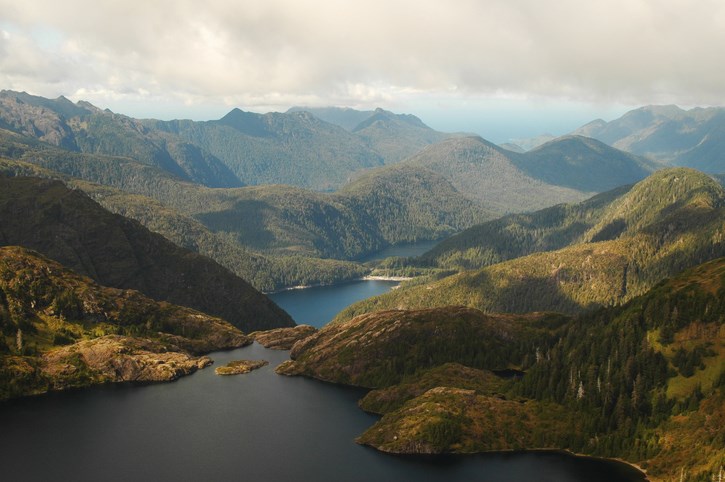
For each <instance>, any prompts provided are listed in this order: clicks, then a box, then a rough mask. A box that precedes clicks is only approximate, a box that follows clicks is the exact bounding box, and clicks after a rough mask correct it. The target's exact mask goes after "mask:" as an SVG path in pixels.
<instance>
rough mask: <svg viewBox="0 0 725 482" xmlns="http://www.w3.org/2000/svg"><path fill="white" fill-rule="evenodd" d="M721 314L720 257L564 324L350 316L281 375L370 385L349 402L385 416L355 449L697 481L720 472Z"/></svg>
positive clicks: (432, 313) (724, 383)
mask: <svg viewBox="0 0 725 482" xmlns="http://www.w3.org/2000/svg"><path fill="white" fill-rule="evenodd" d="M723 303H725V259H724V258H720V259H717V260H714V261H711V262H709V263H705V264H703V265H699V266H697V267H695V268H693V269H691V270H688V271H686V272H685V273H683V274H681V275H678V276H676V277H675V278H672V279H669V280H665V281H663V282H661V283H659V284H658V285H657V286H655V287H654V288H653V289H652V290H650V291H649V292H648V293H646V294H644V295H642V296H639V297H636V298H634V299H632V300H631V301H630V302H628V303H626V304H624V305H622V306H618V307H610V308H603V309H599V310H596V311H593V312H588V313H583V314H581V315H578V316H576V317H575V318H567V317H564V316H562V315H554V314H550V315H542V314H539V315H485V314H483V313H481V312H478V311H476V310H471V309H464V308H460V307H447V308H437V309H432V310H419V311H388V312H378V313H371V314H366V315H361V316H359V317H356V318H354V319H353V320H350V321H345V322H340V323H336V324H331V325H328V326H327V327H325V328H323V329H322V330H320V331H319V332H318V333H317V334H315V335H313V336H311V337H310V338H308V339H306V340H303V341H301V342H298V343H297V344H296V345H295V346H294V348H293V350H292V354H291V356H292V358H293V360H294V361H293V362H291V363H287V364H284V365H282V366H280V367H279V369H278V371H279V372H281V373H284V374H287V375H299V374H302V375H306V376H312V377H315V378H320V379H323V380H327V381H335V382H338V383H345V384H351V385H358V386H365V387H372V388H376V390H374V391H372V392H370V393H369V394H368V395H367V396H366V397H365V398H364V399H363V400H361V402H360V404H361V407H363V408H364V409H366V410H371V411H374V412H377V413H383V414H385V416H384V417H383V418H382V420H381V421H380V422H378V423H377V424H376V425H375V426H373V427H371V428H370V429H369V430H368V431H367V432H366V433H365V434H364V435H363V436H362V437H361V438H360V439H359V441H360V442H361V443H365V444H368V445H372V446H374V447H376V448H379V449H380V450H385V451H391V452H403V453H411V452H413V453H420V452H423V453H440V452H476V451H482V450H511V449H524V448H541V447H552V448H553V447H556V448H566V449H569V450H571V451H574V452H578V453H587V454H593V455H598V456H605V457H619V458H623V459H626V460H628V461H632V462H636V463H637V464H639V465H640V466H641V467H642V468H644V469H645V470H647V471H648V474H649V475H650V476H651V477H653V478H654V479H655V480H665V479H666V480H670V479H672V478H674V477H677V476H682V480H693V481H694V480H702V481H705V480H710V477H711V476H713V475H714V474H717V473H718V471H719V470H720V467H721V466H722V464H723V463H725V459H724V458H723V457H725V454H723V452H722V447H723V444H724V443H725V432H723V430H722V426H723V422H725V411H724V410H725V336H724V334H723V330H724V329H725V304H723ZM473 320H476V321H473ZM512 368H515V369H516V370H511V369H512ZM503 369H505V370H503ZM492 370H494V371H495V372H492ZM496 370H498V371H496ZM495 373H499V374H500V375H502V376H507V375H508V374H513V375H514V376H513V378H508V379H504V378H501V377H500V376H499V377H497V376H495ZM492 412H495V413H496V416H492ZM431 413H434V414H435V415H431Z"/></svg>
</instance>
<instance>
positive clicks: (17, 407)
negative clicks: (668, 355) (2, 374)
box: [0, 281, 644, 482]
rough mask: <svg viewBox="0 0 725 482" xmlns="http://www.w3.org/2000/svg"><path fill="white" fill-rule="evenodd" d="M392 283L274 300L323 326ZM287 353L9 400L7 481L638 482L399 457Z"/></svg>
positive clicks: (581, 465)
mask: <svg viewBox="0 0 725 482" xmlns="http://www.w3.org/2000/svg"><path fill="white" fill-rule="evenodd" d="M392 285H394V283H384V282H376V281H370V282H357V283H349V284H346V285H339V286H332V287H326V288H311V289H309V290H295V291H288V292H283V293H278V294H276V295H274V299H275V301H277V302H278V303H279V304H280V305H282V306H283V308H285V309H286V310H287V311H288V312H289V313H290V314H292V316H293V317H294V318H295V319H296V320H297V321H298V322H299V323H309V324H313V325H316V326H321V325H322V324H324V323H326V322H327V321H328V320H329V319H331V318H332V317H333V316H334V315H335V314H336V313H337V312H338V311H339V310H340V309H342V308H344V307H345V306H347V305H348V304H350V303H352V302H353V301H357V300H359V299H362V298H366V297H368V296H372V295H374V294H379V293H381V292H384V291H387V290H389V289H390V288H391V286H392ZM287 356H288V353H287V352H282V351H273V350H267V349H265V348H263V347H261V346H259V345H257V344H254V345H252V346H249V347H245V348H241V349H238V350H234V351H229V352H218V353H213V354H212V355H211V357H212V358H213V359H214V361H215V363H216V364H217V365H219V364H224V363H227V362H228V361H230V360H235V359H264V360H268V361H269V362H270V365H268V366H266V367H264V368H262V369H260V370H256V371H254V372H252V373H250V374H248V375H240V376H231V377H219V376H216V375H215V374H214V371H213V369H212V368H207V369H205V370H202V371H200V372H197V373H195V374H194V375H191V376H189V377H185V378H182V379H181V380H178V381H176V382H173V383H166V384H156V385H146V386H115V387H99V388H92V389H85V390H78V391H72V392H67V393H57V394H52V395H47V396H41V397H36V398H29V399H22V400H15V401H11V402H6V403H0V481H3V482H4V481H8V482H11V481H12V482H15V481H19V482H22V481H74V482H76V481H77V482H85V481H94V482H95V481H139V482H141V481H149V482H150V481H154V482H161V481H209V482H213V481H249V482H255V481H271V482H276V481H280V482H281V481H303V482H326V481H330V482H345V481H374V482H384V481H422V482H428V481H431V482H432V481H446V482H450V481H490V482H521V481H529V480H532V481H539V482H575V481H586V482H605V481H606V482H612V481H641V480H644V479H643V477H642V476H641V474H639V473H638V472H637V471H635V470H633V469H632V468H630V467H628V466H626V465H624V464H619V463H614V462H607V461H602V460H596V459H589V458H580V457H573V456H568V455H565V454H558V453H520V454H491V455H481V456H465V457H446V458H425V457H396V456H390V455H385V454H381V453H378V452H376V451H374V450H372V449H370V448H366V447H361V446H359V445H357V444H355V443H354V439H355V437H356V436H358V435H360V434H361V433H362V432H363V431H364V430H365V429H366V428H368V427H369V426H370V425H372V424H373V423H374V422H375V421H376V420H377V417H375V416H372V415H369V414H366V413H364V412H362V411H361V410H360V409H358V408H357V405H356V402H357V400H358V399H359V398H360V397H361V396H362V395H363V394H364V392H363V391H361V390H358V389H351V388H345V387H338V386H334V385H330V384H326V383H322V382H318V381H314V380H309V379H305V378H288V377H283V376H279V375H276V374H275V373H274V367H275V366H277V365H278V364H279V363H281V362H282V361H284V360H286V359H287Z"/></svg>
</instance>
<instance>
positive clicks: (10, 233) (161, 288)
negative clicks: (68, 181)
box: [0, 178, 294, 330]
mask: <svg viewBox="0 0 725 482" xmlns="http://www.w3.org/2000/svg"><path fill="white" fill-rule="evenodd" d="M0 187H1V188H0V220H1V221H0V245H21V246H24V247H28V248H31V249H35V250H37V251H39V252H41V253H43V254H44V255H46V256H48V257H50V258H52V259H54V260H56V261H58V262H60V263H62V264H63V265H65V266H67V267H69V268H71V269H73V270H75V271H77V272H78V273H81V274H84V275H87V276H89V277H91V278H93V279H94V280H96V281H97V282H99V283H102V284H104V285H106V286H110V287H116V288H131V289H136V290H138V291H141V292H142V293H144V294H146V295H147V296H150V297H152V298H154V299H158V300H166V301H170V302H172V303H177V304H182V305H185V306H190V307H192V308H195V309H198V310H200V311H204V312H205V313H210V314H212V315H215V316H220V317H222V318H224V319H226V320H228V321H230V322H231V323H232V324H234V325H235V326H238V327H239V328H241V329H243V330H253V329H264V328H273V327H279V326H290V325H292V324H294V322H293V321H292V319H291V318H290V317H289V315H287V313H285V312H284V311H282V310H281V309H280V308H278V307H277V306H276V305H275V304H274V303H273V302H272V301H270V300H269V299H268V298H267V297H266V296H264V295H262V294H261V293H259V292H258V291H256V290H255V289H254V288H252V287H251V286H250V285H249V284H248V283H247V282H245V281H244V280H242V279H241V278H239V277H237V276H235V275H233V274H232V273H231V272H230V271H228V270H226V269H225V268H223V267H221V266H220V265H218V264H217V263H215V262H214V261H212V260H210V259H209V258H206V257H203V256H200V255H198V254H195V253H192V252H190V251H187V250H185V249H182V248H179V247H178V246H176V245H174V244H173V243H171V242H170V241H168V240H166V239H165V238H163V237H162V236H160V235H158V234H155V233H152V232H150V231H149V230H147V229H146V228H144V227H143V226H141V225H140V224H139V223H138V222H136V221H131V220H128V219H126V218H123V217H122V216H119V215H115V214H111V213H109V212H108V211H106V210H105V209H103V208H102V207H101V206H99V205H98V204H97V203H95V202H94V201H92V200H91V199H90V198H89V197H88V196H87V195H86V194H84V193H82V192H81V191H79V190H70V189H68V188H67V187H66V186H65V185H63V184H62V183H61V182H57V181H48V180H41V179H35V178H0Z"/></svg>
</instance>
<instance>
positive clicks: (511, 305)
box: [336, 168, 725, 321]
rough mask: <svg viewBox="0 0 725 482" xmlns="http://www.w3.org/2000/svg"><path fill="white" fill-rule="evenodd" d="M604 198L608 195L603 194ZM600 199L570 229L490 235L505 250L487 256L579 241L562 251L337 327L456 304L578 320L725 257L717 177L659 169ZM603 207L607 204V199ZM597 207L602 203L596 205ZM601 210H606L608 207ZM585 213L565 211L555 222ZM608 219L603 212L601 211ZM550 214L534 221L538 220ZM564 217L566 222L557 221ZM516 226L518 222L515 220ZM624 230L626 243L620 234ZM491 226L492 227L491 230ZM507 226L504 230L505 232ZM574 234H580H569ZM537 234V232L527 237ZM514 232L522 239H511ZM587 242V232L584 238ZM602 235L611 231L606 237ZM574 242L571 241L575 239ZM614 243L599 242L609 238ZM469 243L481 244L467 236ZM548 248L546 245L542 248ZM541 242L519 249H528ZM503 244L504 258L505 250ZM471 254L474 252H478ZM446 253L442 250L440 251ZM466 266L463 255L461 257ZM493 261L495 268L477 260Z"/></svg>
mask: <svg viewBox="0 0 725 482" xmlns="http://www.w3.org/2000/svg"><path fill="white" fill-rule="evenodd" d="M603 196H604V195H603ZM606 199H607V197H606V196H605V197H600V198H595V199H594V200H592V201H590V203H591V204H589V205H587V204H585V205H580V206H582V207H584V208H586V209H585V210H584V211H579V213H578V214H576V215H574V216H571V219H573V220H574V222H573V223H571V224H569V226H577V228H576V229H571V228H570V227H568V226H567V225H568V222H566V221H565V222H562V221H561V218H560V217H559V218H558V220H556V221H555V222H554V223H552V225H551V226H552V227H551V228H547V229H543V230H539V231H537V228H536V227H535V223H532V224H533V227H528V228H524V229H523V230H521V231H523V234H522V235H519V233H517V231H516V229H515V228H514V229H511V230H510V231H509V230H508V229H507V227H508V226H516V223H515V218H513V220H514V222H513V223H511V224H508V225H506V223H504V227H503V228H500V227H499V228H497V227H496V224H495V223H494V224H493V228H492V229H490V230H489V232H496V231H497V230H498V231H499V232H502V233H503V235H502V236H500V239H501V241H500V242H499V241H498V240H497V239H496V238H495V237H494V238H493V241H492V242H490V244H487V243H488V241H486V240H483V241H482V243H481V244H482V245H483V249H482V251H481V252H482V253H487V254H485V256H486V257H488V258H495V257H497V256H498V257H501V258H504V257H505V256H507V255H508V254H507V252H506V248H505V247H506V246H509V245H511V246H516V243H515V242H511V243H507V242H506V239H507V238H508V239H514V240H515V239H516V238H522V239H524V240H526V239H527V237H528V236H530V237H532V238H534V237H535V236H536V234H537V232H538V233H539V234H540V235H542V239H545V238H547V237H548V236H552V237H554V238H555V237H556V236H558V235H559V234H560V233H563V232H573V233H574V234H575V236H574V239H578V240H579V241H578V242H575V243H574V244H572V245H570V246H568V247H565V248H562V249H559V250H558V251H550V252H541V253H535V254H531V255H528V256H524V257H520V258H516V259H512V260H509V261H504V262H501V263H498V264H493V265H490V266H487V267H485V268H483V269H479V270H474V271H466V272H462V273H460V274H456V275H453V276H449V277H446V278H443V279H441V280H438V281H435V280H418V281H417V282H416V283H411V284H409V285H407V286H406V285H404V286H403V287H401V289H399V290H395V291H394V292H391V293H388V294H385V295H382V296H379V297H376V298H371V299H369V300H365V301H363V302H360V303H358V304H356V305H353V306H351V307H350V308H348V309H347V310H345V311H343V312H342V313H341V314H340V315H338V317H337V318H336V320H338V321H339V320H345V319H349V318H351V317H352V316H355V315H357V314H360V313H366V312H369V311H372V310H380V309H389V308H391V307H396V308H407V309H412V308H426V307H434V306H445V305H450V304H457V305H465V306H470V307H474V308H478V309H481V310H483V311H486V312H489V311H493V312H519V313H522V312H528V311H546V310H551V311H559V312H563V313H577V312H581V311H582V310H585V309H592V308H596V307H598V306H611V305H615V304H621V303H623V302H626V301H627V300H629V299H631V298H633V297H634V296H637V295H641V294H643V293H645V292H646V291H647V290H648V289H650V288H651V287H653V286H654V285H655V284H657V283H658V282H659V281H660V280H662V279H663V278H665V277H667V276H672V275H674V274H676V273H679V272H681V271H682V270H684V269H686V268H688V267H690V266H694V265H696V264H698V263H701V262H704V261H706V260H708V259H712V258H715V257H718V256H722V255H725V244H723V239H724V238H723V233H724V232H725V231H724V229H725V227H724V226H723V223H722V219H723V216H725V211H724V210H725V191H723V189H722V187H721V186H720V185H719V184H718V183H716V182H715V181H713V180H712V179H711V178H709V177H708V176H706V175H704V174H702V173H699V172H697V171H694V170H690V169H685V168H677V169H668V170H663V171H659V172H657V173H655V174H653V175H652V176H650V177H649V178H647V179H646V180H644V181H641V182H640V183H638V184H637V185H635V186H634V187H633V188H632V189H630V190H629V191H627V192H626V194H624V195H618V196H616V195H615V196H613V200H612V202H611V203H609V204H606V203H605V204H604V205H601V204H600V203H599V201H605V200H606ZM597 200H598V201H597ZM595 201H596V202H595ZM599 206H601V207H599ZM589 207H593V208H594V210H593V212H594V215H593V216H592V217H591V221H590V226H591V227H588V226H586V224H585V225H584V226H581V225H580V223H579V222H578V221H576V219H577V218H582V217H584V218H587V214H586V212H587V210H588V209H589ZM567 211H569V212H575V213H577V210H576V209H573V208H567V207H564V208H557V209H553V208H552V209H551V210H547V211H544V212H542V213H543V215H544V216H541V218H545V216H546V215H548V214H558V213H562V212H563V213H566V212H567ZM597 211H598V212H597ZM540 214H541V213H539V214H537V215H532V218H533V219H534V220H535V219H536V218H539V217H540ZM554 219H557V217H554ZM508 221H511V219H509V220H508ZM613 223H618V224H619V225H620V226H619V227H618V228H617V229H616V233H617V234H616V235H613V234H612V230H611V226H612V224H613ZM488 226H489V227H490V226H492V225H488ZM499 226H500V225H499ZM570 229H571V231H569V230H570ZM527 231H528V234H527V233H526V232H527ZM508 232H513V233H514V234H513V235H512V236H511V235H508ZM577 232H578V233H582V234H578V233H577ZM602 233H607V234H606V235H604V234H602ZM566 237H567V236H563V238H564V239H566ZM608 237H609V238H614V239H608V240H600V241H595V240H598V239H602V238H608ZM464 239H469V240H472V239H475V236H467V238H464ZM543 243H545V241H542V244H543ZM537 244H539V243H538V242H536V241H528V242H523V243H519V245H520V246H521V248H519V249H522V250H526V249H531V248H530V247H531V246H536V245H537ZM499 246H501V247H502V248H501V250H500V253H499V252H498V249H499V248H498V247H499ZM470 249H471V248H467V249H466V251H465V252H470ZM436 252H437V253H440V251H436ZM439 258H440V259H443V260H444V261H445V260H450V259H456V256H455V250H454V249H452V250H450V251H448V252H445V253H441V254H440V255H439ZM458 259H460V257H459V258H458ZM472 263H474V264H475V263H483V264H485V260H477V261H472Z"/></svg>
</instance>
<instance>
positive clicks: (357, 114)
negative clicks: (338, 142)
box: [287, 106, 374, 132]
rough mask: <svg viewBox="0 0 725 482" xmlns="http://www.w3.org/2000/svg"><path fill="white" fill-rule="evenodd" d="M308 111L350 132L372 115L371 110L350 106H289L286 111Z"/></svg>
mask: <svg viewBox="0 0 725 482" xmlns="http://www.w3.org/2000/svg"><path fill="white" fill-rule="evenodd" d="M291 112H309V113H310V114H312V115H314V116H315V117H317V118H318V119H321V120H323V121H325V122H329V123H330V124H335V125H336V126H340V127H342V128H343V129H345V130H346V131H350V132H352V131H353V130H354V129H355V127H357V126H358V125H359V124H360V123H361V122H363V121H364V120H365V119H367V118H368V117H370V116H372V115H373V113H374V112H373V111H371V110H357V109H352V108H350V107H302V106H295V107H290V108H289V109H288V110H287V113H288V114H289V113H291Z"/></svg>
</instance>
